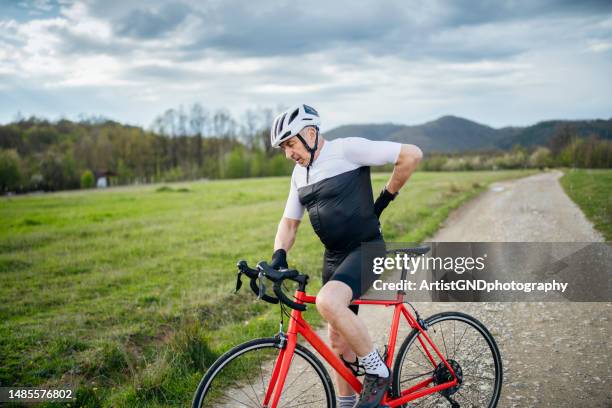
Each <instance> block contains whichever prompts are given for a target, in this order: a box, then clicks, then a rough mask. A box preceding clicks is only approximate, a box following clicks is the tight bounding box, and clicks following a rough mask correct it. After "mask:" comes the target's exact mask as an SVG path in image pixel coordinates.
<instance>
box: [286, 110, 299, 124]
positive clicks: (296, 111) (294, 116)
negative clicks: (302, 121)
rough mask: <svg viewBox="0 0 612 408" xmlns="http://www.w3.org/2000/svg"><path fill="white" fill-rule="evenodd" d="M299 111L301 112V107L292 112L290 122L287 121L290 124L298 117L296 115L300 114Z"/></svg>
mask: <svg viewBox="0 0 612 408" xmlns="http://www.w3.org/2000/svg"><path fill="white" fill-rule="evenodd" d="M298 113H300V110H299V109H296V110H294V111H293V113H292V114H291V116H289V122H287V124H288V125H290V124H291V122H293V120H294V119H295V118H296V116H297V115H298Z"/></svg>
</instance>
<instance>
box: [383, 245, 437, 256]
mask: <svg viewBox="0 0 612 408" xmlns="http://www.w3.org/2000/svg"><path fill="white" fill-rule="evenodd" d="M430 249H431V247H428V246H419V247H412V248H397V249H389V250H387V253H388V254H401V253H404V254H409V255H415V256H419V255H425V254H426V253H428V252H429V250H430Z"/></svg>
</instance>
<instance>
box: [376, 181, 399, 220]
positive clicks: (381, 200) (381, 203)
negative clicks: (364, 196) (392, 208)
mask: <svg viewBox="0 0 612 408" xmlns="http://www.w3.org/2000/svg"><path fill="white" fill-rule="evenodd" d="M397 194H398V193H395V194H392V193H390V192H389V191H388V190H387V188H386V187H385V188H383V190H382V191H381V192H380V195H379V196H378V198H377V199H376V202H374V214H376V217H377V218H380V214H382V212H383V210H384V209H385V208H387V206H388V205H389V203H390V202H391V201H393V200H394V199H395V197H397Z"/></svg>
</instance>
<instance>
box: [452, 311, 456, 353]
mask: <svg viewBox="0 0 612 408" xmlns="http://www.w3.org/2000/svg"><path fill="white" fill-rule="evenodd" d="M456 323H457V322H456V321H455V320H453V357H452V359H453V360H454V359H455V354H456V353H457V348H456V346H457V344H456V343H455V340H456V338H455V326H456Z"/></svg>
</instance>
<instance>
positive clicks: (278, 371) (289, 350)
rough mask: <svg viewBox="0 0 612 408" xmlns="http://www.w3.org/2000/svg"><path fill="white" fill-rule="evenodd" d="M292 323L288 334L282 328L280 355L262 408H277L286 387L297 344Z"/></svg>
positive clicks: (280, 333) (279, 334)
mask: <svg viewBox="0 0 612 408" xmlns="http://www.w3.org/2000/svg"><path fill="white" fill-rule="evenodd" d="M291 326H292V325H291V323H290V324H289V331H288V332H287V334H285V333H283V331H282V327H281V330H280V332H279V333H278V336H279V338H280V344H279V349H280V351H279V353H278V357H277V358H276V361H275V363H274V369H273V370H272V376H271V377H270V382H269V383H268V387H267V389H266V395H265V396H264V399H263V405H262V408H276V406H277V405H278V402H279V400H280V397H281V393H282V390H283V387H284V385H285V379H286V378H287V373H288V372H289V366H290V365H291V360H292V359H293V353H294V350H295V345H296V343H297V333H296V332H295V331H294V332H293V333H292V332H291Z"/></svg>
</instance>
